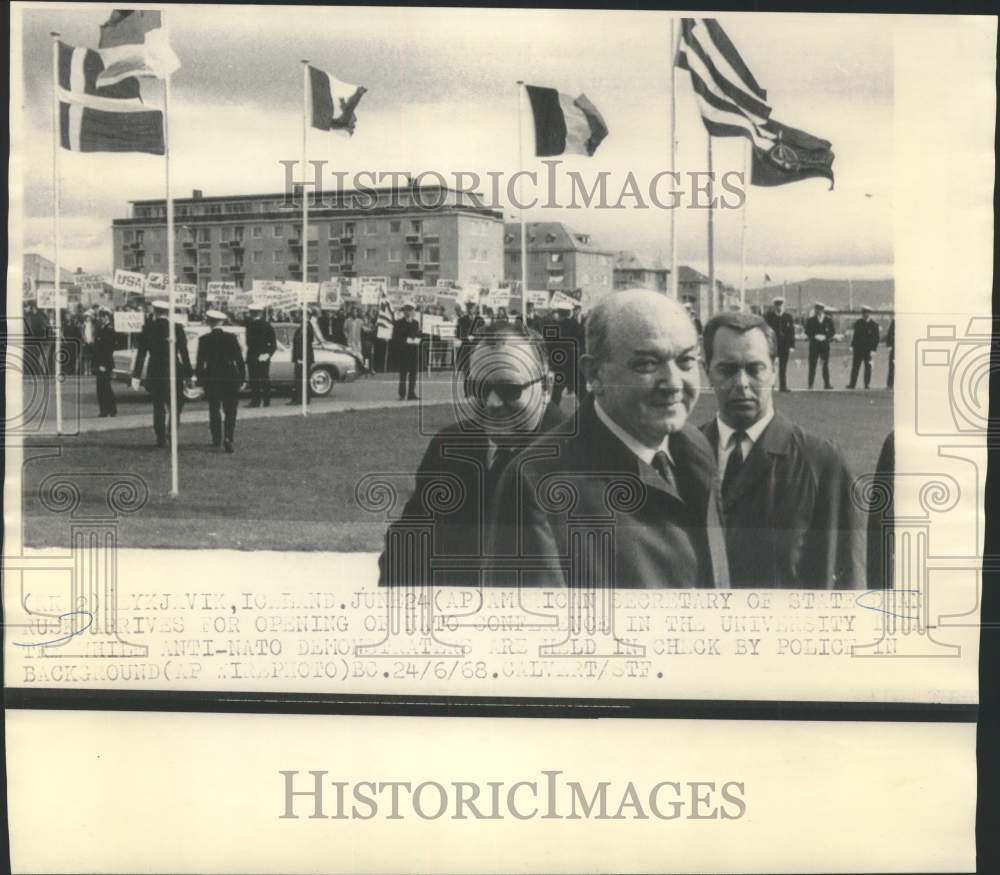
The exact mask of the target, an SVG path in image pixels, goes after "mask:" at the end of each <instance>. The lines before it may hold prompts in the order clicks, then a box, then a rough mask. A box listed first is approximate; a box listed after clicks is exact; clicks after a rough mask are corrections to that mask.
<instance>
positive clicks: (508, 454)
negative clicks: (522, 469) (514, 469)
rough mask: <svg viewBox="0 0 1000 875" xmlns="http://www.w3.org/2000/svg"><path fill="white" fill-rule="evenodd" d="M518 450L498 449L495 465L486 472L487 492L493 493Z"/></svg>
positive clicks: (495, 454)
mask: <svg viewBox="0 0 1000 875" xmlns="http://www.w3.org/2000/svg"><path fill="white" fill-rule="evenodd" d="M517 450H518V448H517V447H497V448H496V452H495V453H494V454H493V464H491V465H490V467H489V469H488V470H487V471H486V489H487V492H493V490H494V489H495V488H496V485H497V481H498V480H499V479H500V475H501V474H503V472H504V469H505V468H506V467H507V465H508V464H510V460H511V459H513V458H514V456H516V455H517Z"/></svg>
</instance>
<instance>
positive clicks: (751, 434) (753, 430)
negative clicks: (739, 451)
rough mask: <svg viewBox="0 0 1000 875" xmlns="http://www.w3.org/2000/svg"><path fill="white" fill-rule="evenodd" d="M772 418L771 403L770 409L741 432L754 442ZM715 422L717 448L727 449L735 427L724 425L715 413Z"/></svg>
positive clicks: (772, 407)
mask: <svg viewBox="0 0 1000 875" xmlns="http://www.w3.org/2000/svg"><path fill="white" fill-rule="evenodd" d="M772 419H774V405H771V409H770V410H768V411H767V413H765V414H764V415H763V416H762V417H761V418H760V419H758V420H757V421H756V422H755V423H754V424H753V425H751V426H750V428H748V429H745V430H744V431H743V434H744V435H746V436H747V437H748V438H750V443H751V445H752V444H755V443H757V440H758V439H759V438H760V436H761V434H763V432H764V429H765V428H767V427H768V425H769V424H770V422H771V420H772ZM715 422H716V424H717V425H718V426H719V449H720V450H728V449H729V448H730V447H729V442H730V441H731V440H732V439H733V435H734V434H735V433H736V429H735V428H730V427H729V426H728V425H726V424H725V423H724V422H723V421H722V418H721V417H720V416H719V415H718V414H716V416H715Z"/></svg>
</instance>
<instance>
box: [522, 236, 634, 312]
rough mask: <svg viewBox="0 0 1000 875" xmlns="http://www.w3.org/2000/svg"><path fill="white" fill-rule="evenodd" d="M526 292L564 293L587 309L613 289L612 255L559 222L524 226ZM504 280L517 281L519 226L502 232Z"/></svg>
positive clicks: (588, 238)
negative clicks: (527, 290) (525, 237)
mask: <svg viewBox="0 0 1000 875" xmlns="http://www.w3.org/2000/svg"><path fill="white" fill-rule="evenodd" d="M526 231H527V241H526V242H527V252H528V288H529V289H532V290H542V289H545V290H547V291H550V292H565V293H566V294H569V295H573V296H574V297H576V298H577V299H578V300H579V301H580V303H581V304H582V305H583V306H584V307H590V306H591V305H592V304H594V303H595V302H596V301H598V300H599V299H600V298H602V297H604V296H605V295H607V294H609V293H610V292H611V291H612V290H613V288H614V282H613V278H614V261H615V256H614V253H613V252H612V251H611V250H609V249H604V248H602V247H600V246H598V245H597V244H595V243H594V242H593V241H592V240H591V238H590V235H589V234H584V233H582V232H579V231H575V230H574V229H573V228H570V227H569V226H568V225H564V224H563V223H562V222H528V225H527V229H526ZM504 278H505V279H506V280H508V281H512V282H519V281H520V279H521V223H520V222H508V223H507V224H506V226H505V228H504Z"/></svg>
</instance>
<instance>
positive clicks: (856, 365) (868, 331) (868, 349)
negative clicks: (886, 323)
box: [847, 306, 878, 389]
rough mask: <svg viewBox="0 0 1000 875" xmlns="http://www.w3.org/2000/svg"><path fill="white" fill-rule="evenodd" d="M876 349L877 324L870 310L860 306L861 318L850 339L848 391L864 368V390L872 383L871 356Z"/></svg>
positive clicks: (854, 384)
mask: <svg viewBox="0 0 1000 875" xmlns="http://www.w3.org/2000/svg"><path fill="white" fill-rule="evenodd" d="M876 349H878V323H877V322H876V321H875V320H874V319H872V308H871V307H868V306H862V308H861V318H860V319H858V320H857V321H855V323H854V336H853V337H852V338H851V353H852V357H851V381H850V382H849V383H848V384H847V388H848V389H853V388H854V387H855V386H856V385H857V383H858V371H859V370H861V365H862V364H863V365H864V366H865V388H866V389H868V388H870V386H871V382H872V355H873V354H874V353H875V350H876Z"/></svg>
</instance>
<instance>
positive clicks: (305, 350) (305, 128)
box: [299, 59, 312, 416]
mask: <svg viewBox="0 0 1000 875" xmlns="http://www.w3.org/2000/svg"><path fill="white" fill-rule="evenodd" d="M308 132H309V61H308V60H306V59H303V61H302V298H301V300H300V301H299V304H300V305H301V307H302V346H301V349H300V354H301V355H302V386H301V387H300V388H301V390H302V415H303V416H306V415H307V412H308V407H309V405H308V403H307V402H308V397H309V396H308V391H309V353H311V352H312V350H311V349H310V348H309V327H308V321H309V317H308V314H307V313H306V301H305V296H306V283H307V282H308V281H309V194H308V192H307V191H306V167H307V163H306V162H307V160H308V159H307V156H306V141H307V138H308Z"/></svg>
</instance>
